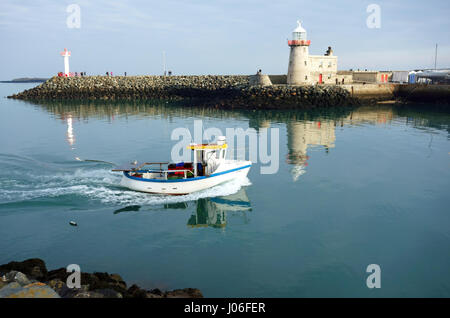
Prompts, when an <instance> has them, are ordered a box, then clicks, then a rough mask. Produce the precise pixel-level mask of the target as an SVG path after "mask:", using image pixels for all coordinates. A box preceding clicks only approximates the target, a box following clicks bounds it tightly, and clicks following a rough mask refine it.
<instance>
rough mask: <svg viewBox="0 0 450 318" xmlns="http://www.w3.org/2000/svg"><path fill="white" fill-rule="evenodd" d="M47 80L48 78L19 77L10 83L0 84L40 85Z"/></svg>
mask: <svg viewBox="0 0 450 318" xmlns="http://www.w3.org/2000/svg"><path fill="white" fill-rule="evenodd" d="M46 80H48V78H40V77H21V78H15V79H13V80H12V81H0V82H1V83H42V82H45V81H46Z"/></svg>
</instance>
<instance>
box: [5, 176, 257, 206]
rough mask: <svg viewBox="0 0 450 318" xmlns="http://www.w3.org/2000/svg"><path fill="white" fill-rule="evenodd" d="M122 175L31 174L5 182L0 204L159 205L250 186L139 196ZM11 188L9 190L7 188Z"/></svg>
mask: <svg viewBox="0 0 450 318" xmlns="http://www.w3.org/2000/svg"><path fill="white" fill-rule="evenodd" d="M121 177H122V175H121V174H118V173H114V172H111V171H109V170H105V169H96V170H89V169H77V170H75V172H73V173H56V174H52V175H39V174H36V173H33V174H31V173H27V174H26V175H22V176H21V178H20V179H17V180H14V179H3V180H0V183H2V188H3V189H4V190H3V191H1V192H0V203H11V202H22V201H28V200H33V199H40V198H55V197H59V196H63V195H76V196H81V197H84V198H86V199H88V200H96V201H100V202H102V203H104V204H108V205H109V204H111V205H126V204H138V205H156V204H165V203H177V202H187V201H195V200H198V199H201V198H207V197H217V196H227V195H230V194H234V193H236V192H238V191H239V190H240V189H241V187H243V186H248V185H250V184H251V183H250V180H249V179H248V178H243V179H235V180H231V181H229V182H226V183H223V184H220V185H218V186H215V187H213V188H210V189H207V190H204V191H199V192H196V193H192V194H189V195H184V196H164V195H153V194H148V193H140V192H135V191H132V190H129V189H126V188H123V187H120V186H119V183H120V179H121ZM6 185H8V187H6Z"/></svg>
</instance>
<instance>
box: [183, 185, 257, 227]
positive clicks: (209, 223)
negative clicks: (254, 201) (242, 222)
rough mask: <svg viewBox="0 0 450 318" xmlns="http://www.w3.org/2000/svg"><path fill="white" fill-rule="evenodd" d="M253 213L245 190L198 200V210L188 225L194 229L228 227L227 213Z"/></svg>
mask: <svg viewBox="0 0 450 318" xmlns="http://www.w3.org/2000/svg"><path fill="white" fill-rule="evenodd" d="M244 211H251V205H250V201H249V199H248V197H247V193H246V192H245V189H244V188H241V189H240V190H239V191H238V192H236V193H235V194H231V195H227V196H223V197H214V198H206V199H199V200H197V209H196V211H195V213H194V214H192V215H191V217H190V218H189V220H188V222H187V225H188V226H189V227H192V228H197V227H215V228H224V227H225V226H226V225H227V213H229V212H244Z"/></svg>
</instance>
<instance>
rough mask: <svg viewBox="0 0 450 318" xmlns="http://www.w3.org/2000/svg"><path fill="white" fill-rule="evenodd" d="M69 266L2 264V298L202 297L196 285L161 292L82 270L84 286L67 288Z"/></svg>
mask: <svg viewBox="0 0 450 318" xmlns="http://www.w3.org/2000/svg"><path fill="white" fill-rule="evenodd" d="M70 274H71V273H67V272H66V269H65V268H59V269H55V270H51V271H48V270H47V267H46V265H45V263H44V261H43V260H41V259H39V258H33V259H28V260H25V261H23V262H10V263H8V264H3V265H0V298H201V297H203V295H202V293H201V292H200V291H199V290H198V289H195V288H185V289H176V290H172V291H165V292H163V291H161V290H159V289H153V290H144V289H142V288H140V287H138V286H137V285H132V286H130V287H127V284H126V283H125V282H124V281H123V279H122V277H120V275H118V274H108V273H93V274H90V273H81V288H80V289H71V288H69V287H67V285H66V281H67V277H68V276H69V275H70Z"/></svg>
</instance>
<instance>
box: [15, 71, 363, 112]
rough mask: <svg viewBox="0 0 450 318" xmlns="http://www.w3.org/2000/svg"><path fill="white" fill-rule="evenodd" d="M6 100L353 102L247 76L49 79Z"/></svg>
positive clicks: (335, 90) (219, 104)
mask: <svg viewBox="0 0 450 318" xmlns="http://www.w3.org/2000/svg"><path fill="white" fill-rule="evenodd" d="M8 98H14V99H23V100H30V101H44V100H140V99H145V100H147V99H163V100H186V101H191V102H192V103H193V104H194V105H200V106H212V107H216V108H253V109H255V108H256V109H257V108H262V109H267V108H272V109H274V108H275V109H280V108H309V107H316V106H321V107H323V106H338V105H349V104H354V103H355V102H356V100H355V99H354V98H352V97H351V94H350V93H349V92H348V91H347V90H345V89H342V88H340V87H338V86H328V85H327V86H325V85H323V86H287V85H273V86H261V85H250V83H249V76H244V75H227V76H222V75H217V76H213V75H206V76H127V77H125V76H114V77H112V76H87V77H68V78H67V77H53V78H51V79H49V80H48V81H46V82H45V83H43V84H41V85H39V86H37V87H34V88H31V89H29V90H25V91H23V92H21V93H18V94H14V95H12V96H8Z"/></svg>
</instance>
